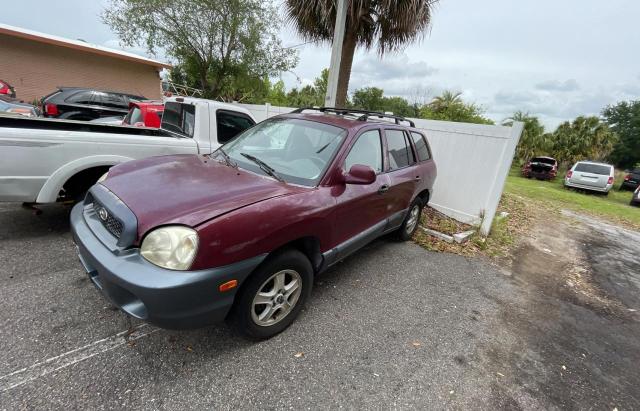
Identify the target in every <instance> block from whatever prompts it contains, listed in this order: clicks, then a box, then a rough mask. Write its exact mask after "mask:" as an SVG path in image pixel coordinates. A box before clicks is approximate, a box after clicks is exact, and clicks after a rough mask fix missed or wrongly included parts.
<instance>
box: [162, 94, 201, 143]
mask: <svg viewBox="0 0 640 411" xmlns="http://www.w3.org/2000/svg"><path fill="white" fill-rule="evenodd" d="M195 125H196V108H195V106H194V105H192V104H183V103H176V102H173V101H169V102H167V103H166V104H165V105H164V112H163V113H162V126H161V127H162V128H163V129H165V130H167V131H172V132H174V133H178V134H182V135H184V136H187V137H193V129H194V128H195Z"/></svg>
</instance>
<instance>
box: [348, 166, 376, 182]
mask: <svg viewBox="0 0 640 411" xmlns="http://www.w3.org/2000/svg"><path fill="white" fill-rule="evenodd" d="M374 181H376V172H375V171H374V170H373V168H371V167H369V166H365V165H362V164H354V165H353V166H351V169H350V170H349V172H348V173H346V174H345V175H344V182H345V184H360V185H367V184H373V182H374Z"/></svg>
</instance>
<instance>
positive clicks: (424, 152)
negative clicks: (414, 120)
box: [411, 131, 431, 161]
mask: <svg viewBox="0 0 640 411" xmlns="http://www.w3.org/2000/svg"><path fill="white" fill-rule="evenodd" d="M411 138H412V139H413V145H414V146H416V154H417V155H418V159H419V160H420V161H425V160H429V159H430V158H431V154H430V153H429V147H428V146H427V140H425V138H424V136H423V135H422V134H420V133H416V132H413V131H412V132H411Z"/></svg>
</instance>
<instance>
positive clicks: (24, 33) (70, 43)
mask: <svg viewBox="0 0 640 411" xmlns="http://www.w3.org/2000/svg"><path fill="white" fill-rule="evenodd" d="M0 34H5V35H7V36H12V37H18V38H22V39H27V40H32V41H37V42H39V43H45V44H51V45H54V46H60V47H67V48H70V49H75V50H79V51H85V52H87V53H93V54H99V55H102V56H107V57H113V58H117V59H121V60H127V61H132V62H135V63H141V64H147V65H149V66H153V67H157V68H159V69H161V68H171V65H170V64H167V63H163V62H160V61H157V60H152V59H148V58H146V57H142V56H139V55H137V54H134V53H129V52H126V51H121V50H115V49H111V48H108V47H103V46H99V45H97V44H91V43H87V42H84V41H82V40H71V39H66V38H64V37H58V36H54V35H51V34H44V33H40V32H37V31H33V30H27V29H23V28H20V27H14V26H10V25H8V24H2V23H0Z"/></svg>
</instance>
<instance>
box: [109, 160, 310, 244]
mask: <svg viewBox="0 0 640 411" xmlns="http://www.w3.org/2000/svg"><path fill="white" fill-rule="evenodd" d="M102 184H103V185H104V186H105V187H107V188H108V189H109V190H111V192H113V193H114V194H115V195H116V196H118V198H120V200H122V202H124V203H125V204H126V205H127V206H128V207H129V208H130V209H131V211H133V213H134V214H135V215H136V217H137V219H138V238H139V239H140V238H142V236H143V235H144V234H145V233H146V232H147V231H148V230H149V229H151V228H154V227H156V226H159V225H166V224H184V225H188V226H191V227H194V226H197V225H198V224H201V223H203V222H205V221H207V220H210V219H212V218H215V217H218V216H220V215H222V214H225V213H228V212H230V211H233V210H236V209H238V208H241V207H244V206H247V205H250V204H254V203H257V202H260V201H264V200H267V199H270V198H273V197H279V196H283V195H288V194H293V193H296V192H299V191H301V190H304V189H303V188H301V187H298V186H290V185H287V184H285V183H281V182H278V181H276V180H273V179H271V178H269V177H264V176H259V175H257V174H254V173H251V172H248V171H245V170H242V169H235V168H232V167H229V166H227V165H225V164H222V163H220V162H219V161H218V160H217V159H212V158H210V157H209V156H206V155H191V154H188V155H174V156H162V157H150V158H146V159H143V160H138V161H130V162H127V163H124V164H121V165H118V166H115V167H113V168H112V169H111V170H110V171H109V178H107V180H105V181H104V182H102Z"/></svg>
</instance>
